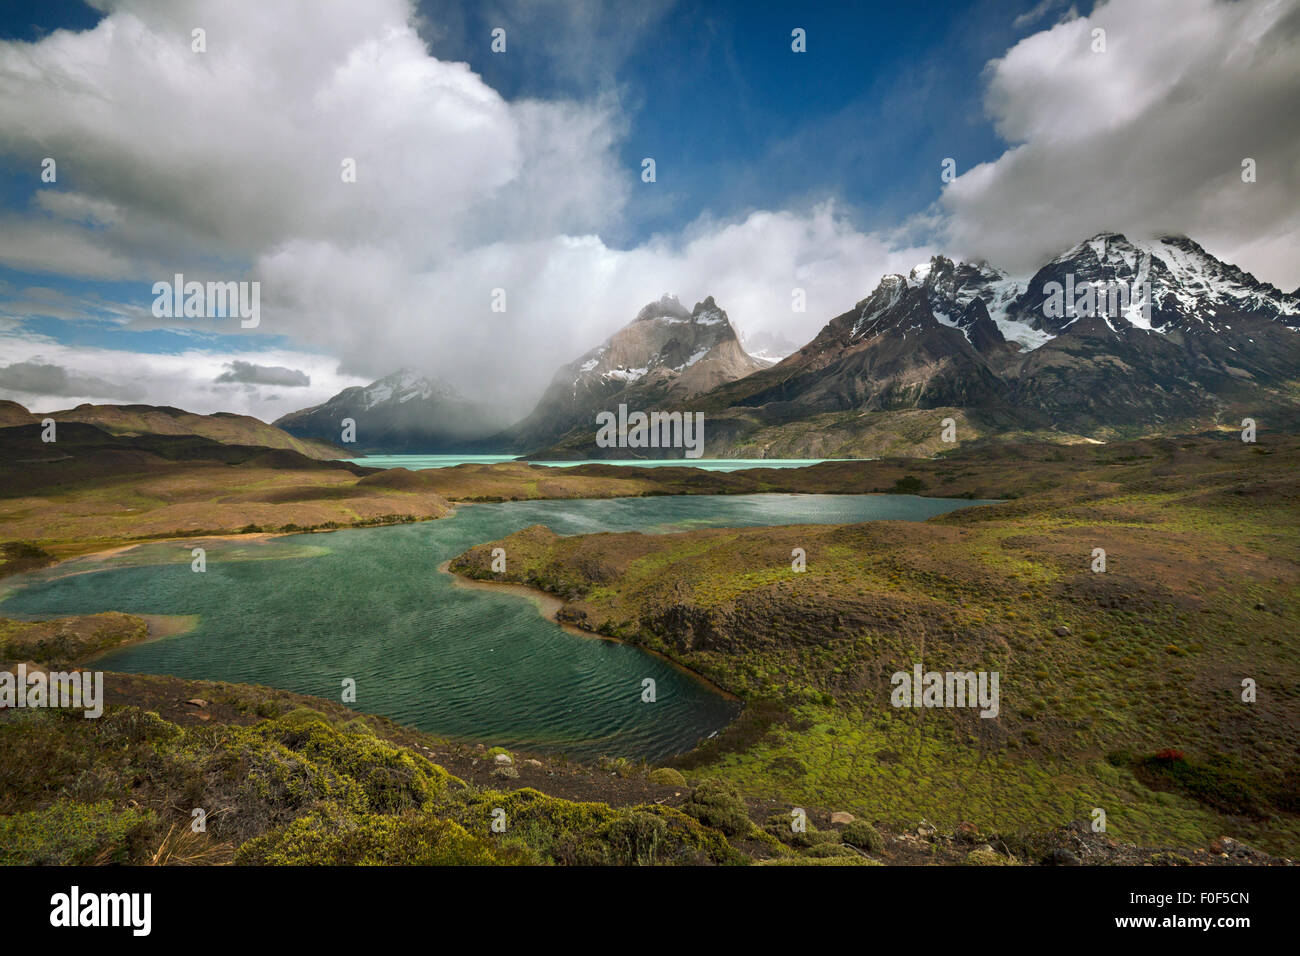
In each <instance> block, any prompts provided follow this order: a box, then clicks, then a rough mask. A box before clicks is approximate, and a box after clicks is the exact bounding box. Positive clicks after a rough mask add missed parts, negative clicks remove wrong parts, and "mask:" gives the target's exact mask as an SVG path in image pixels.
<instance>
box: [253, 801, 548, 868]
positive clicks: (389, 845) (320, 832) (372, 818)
mask: <svg viewBox="0 0 1300 956" xmlns="http://www.w3.org/2000/svg"><path fill="white" fill-rule="evenodd" d="M235 862H236V863H238V864H241V865H262V866H301V865H308V866H357V865H387V866H486V865H492V864H505V863H531V862H536V860H535V859H533V858H531V857H530V855H529V854H527V852H526V851H524V850H523V849H522V848H520V847H519V846H518V845H517V844H508V843H503V844H501V845H499V846H498V845H493V844H492V843H491V842H490V841H488V840H485V839H481V838H479V837H475V836H472V835H471V834H469V833H468V832H466V831H465V829H464V828H463V827H462V826H460V825H459V824H458V823H454V822H452V821H451V820H444V819H439V818H438V817H435V816H432V815H429V814H425V813H419V812H416V811H408V812H406V813H402V814H397V815H379V814H363V815H357V814H353V813H351V812H349V811H348V810H346V809H344V808H342V807H339V806H337V805H326V806H324V807H322V808H321V809H320V810H319V811H317V812H314V813H310V814H307V815H306V816H303V817H299V818H298V819H297V820H294V821H292V822H291V823H288V824H286V825H285V826H283V827H280V828H279V829H277V830H274V831H272V832H270V833H268V834H266V835H265V836H261V837H258V838H256V839H254V840H250V841H248V842H247V843H245V844H244V845H243V846H241V847H240V848H239V852H238V853H237V855H236V857H235Z"/></svg>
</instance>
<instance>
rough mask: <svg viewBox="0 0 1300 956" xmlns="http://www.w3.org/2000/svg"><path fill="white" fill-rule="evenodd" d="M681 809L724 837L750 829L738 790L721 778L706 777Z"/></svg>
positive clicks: (740, 833)
mask: <svg viewBox="0 0 1300 956" xmlns="http://www.w3.org/2000/svg"><path fill="white" fill-rule="evenodd" d="M682 812H683V813H686V814H688V815H689V816H692V817H694V818H695V819H696V820H699V821H700V822H701V823H703V824H704V825H705V826H708V827H713V828H714V829H716V830H721V831H722V832H723V833H725V834H727V836H743V835H745V834H748V833H749V832H750V831H751V830H752V829H754V825H753V823H751V822H750V820H749V813H748V811H747V810H746V808H745V801H744V800H742V799H741V798H740V793H739V792H738V791H737V790H736V789H735V788H734V787H732V786H730V785H729V784H726V783H723V782H722V781H721V780H706V781H704V782H703V783H701V784H700V785H699V786H698V787H696V788H695V790H693V791H692V792H691V795H690V796H689V797H687V798H686V802H685V803H683V804H682Z"/></svg>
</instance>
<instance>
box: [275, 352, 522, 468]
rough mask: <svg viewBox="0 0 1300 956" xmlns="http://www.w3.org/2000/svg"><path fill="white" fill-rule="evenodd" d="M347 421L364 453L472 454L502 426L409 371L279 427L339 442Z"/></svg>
mask: <svg viewBox="0 0 1300 956" xmlns="http://www.w3.org/2000/svg"><path fill="white" fill-rule="evenodd" d="M345 418H350V419H352V420H353V421H354V422H355V423H356V443H355V447H356V449H357V451H358V452H359V453H360V452H363V451H386V452H413V453H414V452H427V453H436V452H458V451H467V450H471V449H472V448H473V447H474V442H475V441H476V440H477V439H481V438H482V437H483V436H484V435H486V434H490V433H491V432H493V431H495V430H496V429H498V428H500V427H501V425H502V421H501V419H500V417H499V416H498V415H496V414H495V413H494V412H492V411H490V410H488V409H485V408H483V407H481V406H478V405H476V404H474V403H472V402H469V401H467V400H466V399H464V398H462V397H461V396H460V395H458V394H457V393H456V391H455V390H454V389H452V388H450V387H448V386H446V385H442V384H439V383H436V382H432V381H430V380H429V379H428V378H426V377H424V376H423V375H421V374H420V373H419V372H416V371H415V370H413V369H409V368H402V369H398V370H397V371H396V372H393V373H392V374H391V375H386V376H384V377H383V378H381V379H379V380H378V381H375V382H371V383H370V384H369V385H365V386H353V387H351V388H345V389H344V390H343V391H341V392H339V393H338V394H337V395H335V396H334V397H333V398H331V399H330V400H329V401H327V402H325V403H323V404H321V405H316V406H313V407H312V408H304V409H302V410H301V411H296V412H290V413H289V414H288V415H285V416H283V417H282V418H280V419H279V420H278V421H276V422H275V424H276V425H277V426H279V427H280V428H283V429H284V430H285V431H287V432H289V433H290V434H291V435H298V436H303V437H312V438H327V439H329V440H331V441H335V442H337V441H339V440H340V438H341V434H342V427H343V425H342V422H343V420H344V419H345Z"/></svg>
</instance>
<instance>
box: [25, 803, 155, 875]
mask: <svg viewBox="0 0 1300 956" xmlns="http://www.w3.org/2000/svg"><path fill="white" fill-rule="evenodd" d="M154 820H155V817H154V815H153V814H152V813H149V812H145V811H141V810H135V809H125V810H115V809H114V808H113V804H112V803H111V802H110V801H108V800H103V801H100V802H99V803H76V802H74V801H71V800H59V801H57V802H56V803H54V804H52V805H50V806H49V807H46V808H45V809H44V810H29V811H27V812H25V813H15V814H13V815H11V816H7V817H0V864H4V865H6V866H14V865H17V866H51V865H53V866H66V865H85V864H89V863H97V862H119V863H125V862H127V860H128V859H129V858H130V856H131V847H130V845H129V844H130V843H131V841H132V839H133V838H135V837H139V836H141V835H142V834H143V832H144V831H145V830H146V829H147V828H148V827H149V826H151V825H152V824H153V823H154Z"/></svg>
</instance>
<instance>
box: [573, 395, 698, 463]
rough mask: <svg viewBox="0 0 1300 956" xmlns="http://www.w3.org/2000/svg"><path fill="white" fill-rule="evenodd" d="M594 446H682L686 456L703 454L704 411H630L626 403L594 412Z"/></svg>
mask: <svg viewBox="0 0 1300 956" xmlns="http://www.w3.org/2000/svg"><path fill="white" fill-rule="evenodd" d="M596 425H597V426H598V427H597V430H596V447H597V448H684V449H685V450H686V457H687V458H699V457H700V456H701V455H703V454H704V413H703V412H649V413H646V412H632V413H631V414H628V410H627V406H626V405H619V406H618V414H617V415H615V414H614V412H598V413H597V414H596Z"/></svg>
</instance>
